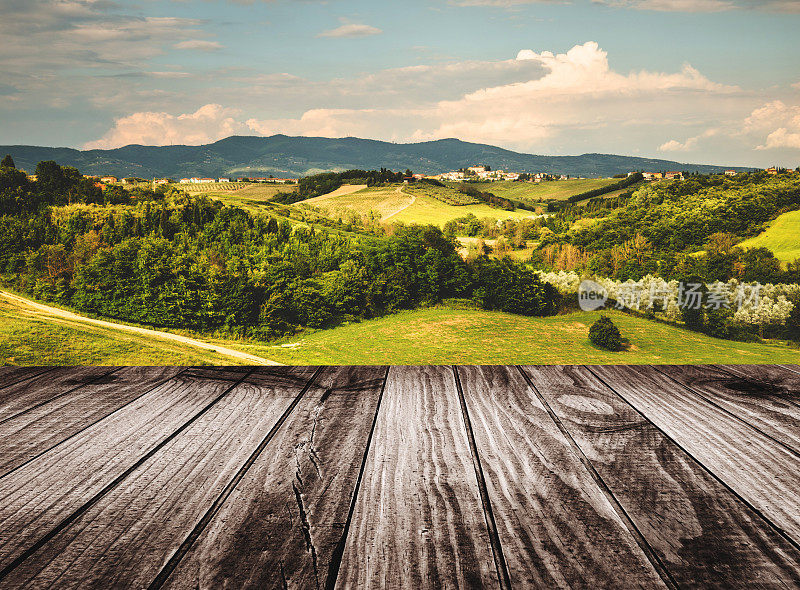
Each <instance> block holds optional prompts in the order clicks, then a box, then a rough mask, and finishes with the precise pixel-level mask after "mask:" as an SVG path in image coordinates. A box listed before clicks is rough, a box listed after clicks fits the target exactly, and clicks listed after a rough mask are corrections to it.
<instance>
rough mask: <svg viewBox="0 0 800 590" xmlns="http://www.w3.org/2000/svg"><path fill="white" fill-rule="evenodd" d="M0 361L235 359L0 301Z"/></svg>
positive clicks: (191, 362) (161, 362) (164, 362)
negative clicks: (49, 315) (41, 314)
mask: <svg viewBox="0 0 800 590" xmlns="http://www.w3.org/2000/svg"><path fill="white" fill-rule="evenodd" d="M0 361H2V362H3V363H4V364H13V365H199V364H203V365H204V364H215V365H230V364H236V363H237V359H233V358H231V357H228V356H223V355H219V354H216V353H213V352H211V351H204V350H201V349H195V348H192V347H189V346H185V345H182V344H180V343H177V342H169V341H167V340H161V339H153V338H148V337H146V336H140V335H137V334H131V333H128V332H124V331H121V330H115V329H109V328H102V327H99V326H90V325H87V324H85V323H82V322H70V321H66V320H64V321H62V320H54V319H53V318H49V317H41V316H39V315H37V314H34V313H31V312H30V311H29V310H26V309H23V308H21V307H18V306H17V305H15V304H13V303H11V302H9V301H8V300H6V299H3V298H0Z"/></svg>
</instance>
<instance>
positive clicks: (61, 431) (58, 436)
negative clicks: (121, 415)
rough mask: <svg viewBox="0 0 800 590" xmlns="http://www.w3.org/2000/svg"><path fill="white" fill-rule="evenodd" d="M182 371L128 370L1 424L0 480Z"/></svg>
mask: <svg viewBox="0 0 800 590" xmlns="http://www.w3.org/2000/svg"><path fill="white" fill-rule="evenodd" d="M179 371H181V368H180V367H125V368H123V369H121V370H120V371H117V372H115V373H113V374H111V375H108V376H106V377H103V378H101V379H96V380H95V381H93V382H91V383H90V384H88V385H84V386H82V387H79V388H78V389H76V390H75V391H72V392H70V393H68V394H66V395H63V396H61V397H59V398H58V399H53V400H51V401H50V402H49V403H47V404H44V405H42V406H39V407H37V408H35V409H33V410H31V411H28V412H25V413H24V414H21V415H18V416H16V417H15V418H13V419H9V420H8V421H6V422H4V423H3V424H0V477H3V476H4V475H5V474H6V473H8V472H9V471H11V470H13V469H16V468H18V467H19V466H20V465H22V464H23V463H25V462H27V461H30V460H31V459H33V458H35V457H37V456H38V455H41V454H42V453H45V452H47V451H48V450H50V449H51V448H52V447H54V446H56V445H58V444H60V443H62V442H63V441H65V440H66V439H68V438H69V437H71V436H73V435H75V434H77V433H78V432H80V431H81V430H83V429H84V428H87V427H89V426H91V425H92V424H94V423H95V422H97V421H99V420H102V419H103V418H105V417H106V416H108V415H109V414H111V413H112V412H114V411H116V410H118V409H119V408H121V407H123V406H125V405H126V404H128V403H130V402H131V401H133V400H134V399H136V398H137V397H139V396H141V395H144V394H145V393H147V392H148V390H149V389H151V388H152V387H154V386H155V385H157V384H159V383H160V382H161V381H165V380H167V379H169V378H171V377H174V376H175V375H176V374H177V373H178V372H179Z"/></svg>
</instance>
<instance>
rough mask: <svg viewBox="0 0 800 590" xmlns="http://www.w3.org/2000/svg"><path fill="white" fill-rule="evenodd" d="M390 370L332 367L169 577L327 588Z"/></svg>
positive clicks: (210, 583) (178, 581)
mask: <svg viewBox="0 0 800 590" xmlns="http://www.w3.org/2000/svg"><path fill="white" fill-rule="evenodd" d="M385 375H386V367H332V368H328V369H326V370H325V371H324V372H323V373H322V374H321V375H320V376H319V377H318V378H317V379H316V381H315V384H314V387H312V388H311V389H310V390H309V391H308V392H307V393H306V395H305V396H304V398H303V399H302V400H301V401H300V403H299V404H298V406H297V407H296V408H295V409H294V411H293V412H292V413H291V415H290V416H289V417H288V419H287V420H286V422H285V423H284V424H283V426H282V427H281V429H280V431H279V432H278V433H277V434H276V436H275V437H274V439H273V440H272V441H271V442H270V444H269V447H268V449H267V450H266V451H265V452H264V453H262V455H261V456H260V457H259V458H258V460H257V461H256V462H255V463H254V464H253V466H252V467H251V468H250V469H249V470H248V472H247V475H246V476H245V477H244V479H243V480H242V481H241V482H240V484H239V485H238V486H237V487H236V489H235V490H234V492H233V493H232V494H231V496H230V497H229V498H228V500H227V501H226V502H225V504H224V506H223V507H222V509H221V510H220V512H219V513H218V514H217V516H216V517H215V518H214V520H213V521H212V523H211V524H210V525H209V526H208V528H206V529H205V530H204V531H203V533H202V534H201V536H200V537H199V538H198V539H197V541H196V542H195V544H194V545H193V546H192V548H191V550H190V551H189V553H187V555H186V556H185V557H184V559H183V560H182V561H181V563H180V564H179V565H178V567H177V568H176V569H175V571H174V572H173V573H172V575H171V576H170V577H169V579H168V580H167V582H166V584H165V587H167V588H173V589H176V590H180V589H183V588H209V589H212V588H264V589H267V588H297V589H305V588H324V587H325V585H326V582H328V576H329V573H330V571H331V561H332V559H333V557H334V554H335V552H336V548H337V546H338V545H339V543H340V541H342V536H343V534H344V531H345V522H346V520H347V517H348V511H349V509H350V504H351V500H352V497H353V493H354V489H355V485H356V480H357V478H358V475H359V471H360V469H361V466H362V463H363V459H364V454H365V451H366V448H367V442H368V438H369V435H370V432H371V429H372V424H373V422H374V419H375V414H376V410H377V408H378V401H379V399H380V395H381V391H382V388H383V383H384V378H385Z"/></svg>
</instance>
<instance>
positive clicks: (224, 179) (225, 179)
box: [217, 178, 231, 182]
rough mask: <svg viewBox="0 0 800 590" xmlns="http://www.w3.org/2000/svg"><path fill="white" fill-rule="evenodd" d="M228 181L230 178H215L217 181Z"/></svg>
mask: <svg viewBox="0 0 800 590" xmlns="http://www.w3.org/2000/svg"><path fill="white" fill-rule="evenodd" d="M230 181H231V179H230V178H218V179H217V182H230Z"/></svg>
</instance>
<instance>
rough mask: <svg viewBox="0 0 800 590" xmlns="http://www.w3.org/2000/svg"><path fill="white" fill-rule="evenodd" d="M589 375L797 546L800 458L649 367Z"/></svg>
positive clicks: (611, 369) (799, 538)
mask: <svg viewBox="0 0 800 590" xmlns="http://www.w3.org/2000/svg"><path fill="white" fill-rule="evenodd" d="M591 370H592V371H593V372H594V373H595V374H596V375H598V376H599V377H601V378H602V379H603V381H605V382H606V383H607V384H609V385H610V386H611V387H612V388H613V389H614V390H615V391H616V392H617V393H618V394H619V395H621V396H622V397H623V398H624V399H625V400H626V401H628V402H629V403H630V404H632V405H633V406H634V407H635V408H636V409H637V410H639V411H640V412H641V413H642V414H643V415H644V416H646V417H647V418H648V419H649V420H650V421H651V422H653V423H654V424H655V425H656V426H658V427H659V428H660V429H661V430H662V431H663V432H664V433H665V434H667V436H669V437H670V438H672V439H673V440H674V441H675V442H677V443H678V444H679V445H680V446H681V447H683V448H684V449H685V450H686V451H687V452H688V453H689V454H690V455H691V456H692V457H694V458H695V459H696V460H697V461H699V462H700V463H701V464H702V465H703V466H705V467H706V468H707V469H708V470H709V471H711V472H712V473H714V475H716V476H717V477H718V478H719V479H721V480H722V481H723V482H725V484H726V485H727V486H728V487H729V488H730V489H731V490H733V491H734V492H735V493H737V494H738V495H739V496H741V497H742V498H743V499H744V500H745V501H747V502H749V503H750V504H751V505H752V506H753V507H755V508H756V509H757V510H758V511H759V512H761V513H762V514H763V515H764V516H765V517H766V518H767V519H769V521H770V522H772V523H773V524H774V525H775V527H776V528H779V529H780V530H782V531H784V533H785V534H786V535H788V536H789V537H790V538H791V539H793V540H794V542H795V543H796V544H797V543H800V503H798V502H792V501H788V499H789V498H797V490H800V458H798V457H797V456H796V455H794V454H792V453H791V452H790V451H788V450H787V449H786V448H784V447H783V446H781V445H779V444H777V443H775V441H773V440H771V439H769V438H767V437H765V436H763V435H762V434H760V433H758V432H757V431H755V430H753V429H752V428H750V427H748V426H747V425H745V424H743V423H742V422H741V421H740V420H738V419H736V418H734V417H732V416H730V415H729V414H727V413H726V412H723V411H721V410H720V409H719V408H717V407H715V406H713V405H712V404H710V403H708V402H706V401H705V400H703V399H702V398H701V397H700V396H698V395H696V394H695V393H693V392H691V391H688V390H687V389H685V388H683V387H681V386H679V385H677V384H676V383H675V382H674V381H672V380H670V379H669V378H668V377H666V376H664V375H663V374H661V373H659V372H658V371H655V370H654V369H652V368H650V367H635V368H634V367H624V366H617V367H612V366H603V367H591Z"/></svg>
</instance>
